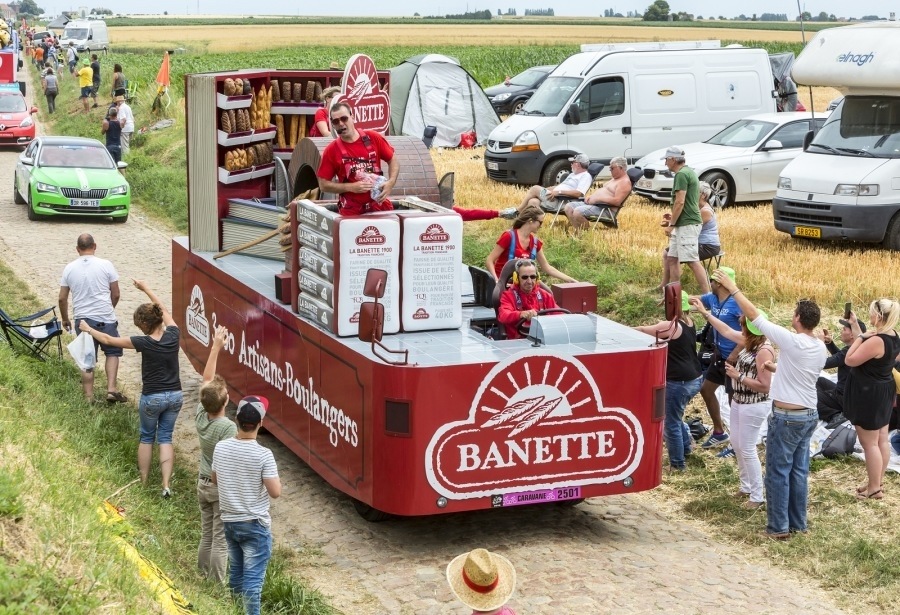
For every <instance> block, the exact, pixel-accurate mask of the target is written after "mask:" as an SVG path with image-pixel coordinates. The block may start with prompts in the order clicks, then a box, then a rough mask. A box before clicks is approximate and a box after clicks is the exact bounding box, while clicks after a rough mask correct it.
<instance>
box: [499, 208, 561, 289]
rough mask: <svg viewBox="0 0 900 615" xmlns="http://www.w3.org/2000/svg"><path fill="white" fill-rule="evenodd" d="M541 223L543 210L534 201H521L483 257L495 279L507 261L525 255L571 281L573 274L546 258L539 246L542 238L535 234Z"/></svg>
mask: <svg viewBox="0 0 900 615" xmlns="http://www.w3.org/2000/svg"><path fill="white" fill-rule="evenodd" d="M543 223H544V210H542V209H541V208H540V207H538V206H537V205H525V206H524V207H522V208H521V209H519V213H518V215H517V216H516V219H515V221H514V222H513V226H512V228H511V229H510V230H508V231H506V232H504V233H503V234H502V235H500V238H499V239H497V245H496V246H494V249H493V250H491V253H490V254H488V257H487V259H486V260H485V264H486V265H487V270H488V271H489V272H490V273H491V274H492V275H493V276H494V279H495V280H497V279H499V277H500V272H501V271H503V266H504V265H506V263H507V262H508V261H511V260H515V259H517V258H527V259H531V260H533V261H536V262H537V264H538V265H540V267H541V271H543V272H544V273H545V274H546V275H550V276H553V277H554V278H559V279H560V280H564V281H566V282H574V281H575V278H571V277H569V276H567V275H566V274H564V273H563V272H561V271H560V270H559V269H557V268H556V267H554V266H553V265H551V264H550V263H549V262H548V261H547V257H546V256H545V255H544V250H543V247H544V242H542V241H541V240H540V239H538V238H537V236H536V235H535V233H537V232H538V230H539V229H540V228H541V225H542V224H543Z"/></svg>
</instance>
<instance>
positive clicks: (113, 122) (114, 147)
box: [101, 107, 122, 163]
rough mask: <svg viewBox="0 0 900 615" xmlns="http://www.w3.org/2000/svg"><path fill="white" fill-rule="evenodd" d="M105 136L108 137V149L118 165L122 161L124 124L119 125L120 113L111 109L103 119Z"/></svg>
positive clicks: (113, 108)
mask: <svg viewBox="0 0 900 615" xmlns="http://www.w3.org/2000/svg"><path fill="white" fill-rule="evenodd" d="M101 130H102V132H103V134H105V135H106V149H107V151H109V154H110V155H111V156H112V157H113V160H115V161H116V162H117V163H118V162H119V161H120V160H122V124H120V123H119V111H118V109H116V108H115V107H110V108H109V110H108V111H107V112H106V117H105V118H103V127H102V129H101Z"/></svg>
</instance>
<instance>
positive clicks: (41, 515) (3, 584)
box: [0, 265, 333, 615]
mask: <svg viewBox="0 0 900 615" xmlns="http://www.w3.org/2000/svg"><path fill="white" fill-rule="evenodd" d="M0 304H2V305H3V306H4V307H5V308H6V309H7V310H8V311H9V312H10V313H14V314H18V313H29V312H30V311H34V310H35V309H37V308H38V307H40V306H39V304H38V300H37V298H36V297H34V296H33V295H31V294H30V293H29V292H28V291H27V289H26V288H25V286H24V285H23V284H22V283H21V282H20V281H18V280H16V278H15V277H14V274H13V272H12V271H11V270H9V269H8V268H7V267H6V266H5V265H0ZM101 380H102V379H101ZM0 397H2V399H3V400H4V401H3V403H2V404H0V612H3V613H48V614H49V613H66V614H76V615H78V614H82V613H84V614H88V613H97V612H110V613H148V612H155V611H156V610H157V607H156V605H155V604H154V602H153V599H152V597H151V596H152V593H151V592H150V591H149V590H148V588H147V587H146V586H145V585H144V584H143V583H141V582H140V580H139V578H138V575H137V571H136V569H135V568H134V567H133V566H132V565H131V564H129V563H127V562H126V561H125V560H124V558H123V557H122V556H121V554H120V553H119V551H118V548H117V547H116V546H115V544H114V542H113V540H112V538H113V536H115V535H120V534H121V533H122V532H121V530H119V529H117V528H115V527H112V526H110V524H108V523H105V522H103V520H102V519H101V516H100V515H99V513H98V507H99V506H100V505H101V504H102V502H103V500H104V499H106V498H107V497H109V495H110V494H112V493H114V492H116V491H117V490H118V489H119V488H120V487H122V486H124V485H127V484H128V483H130V482H132V481H133V480H134V479H135V478H137V476H138V475H137V468H136V463H135V458H136V448H137V447H136V443H137V435H138V433H137V417H136V409H135V407H134V406H132V405H131V404H123V405H114V406H107V405H105V404H103V405H90V404H88V403H87V402H86V401H85V400H84V398H83V395H82V392H81V387H80V378H79V374H78V371H77V369H76V368H75V366H74V365H73V364H72V363H71V362H70V361H55V360H54V361H50V362H46V363H43V362H39V361H36V360H34V359H31V358H28V357H25V356H20V355H15V354H13V352H12V351H11V349H10V348H9V347H8V346H7V345H5V344H2V345H0ZM194 475H195V470H194V469H193V468H191V467H188V466H187V465H186V464H184V463H180V464H179V463H177V462H176V468H175V474H174V480H173V490H174V491H175V497H173V498H171V499H170V500H163V499H162V498H161V497H160V495H159V490H158V488H157V485H158V484H159V477H158V468H157V469H156V470H155V475H151V479H150V482H149V484H150V485H153V487H146V488H145V487H142V486H140V485H139V484H138V485H134V486H132V487H129V488H128V489H125V490H124V491H122V493H121V494H119V495H118V496H116V497H115V499H114V501H113V503H114V504H115V505H118V506H121V507H123V508H124V511H125V513H124V514H125V516H126V518H127V521H128V524H127V525H128V526H129V527H130V531H129V532H127V535H126V538H127V539H128V540H129V541H130V542H131V543H132V544H133V545H134V546H135V547H136V548H137V549H138V550H139V551H140V552H141V553H142V554H143V555H145V556H146V557H148V558H149V559H151V560H152V561H154V562H155V563H156V564H157V565H158V566H159V567H160V568H162V570H163V571H165V572H166V573H167V574H168V575H169V577H170V578H171V579H172V580H173V581H174V584H175V586H176V587H177V588H178V589H179V590H180V591H181V592H182V593H183V594H184V595H185V597H187V599H188V600H189V601H190V602H191V603H193V605H194V608H195V610H196V612H198V613H204V614H205V613H214V614H215V613H221V614H229V615H231V614H235V613H239V612H242V611H241V609H240V608H238V607H236V606H235V605H234V603H233V602H232V600H231V597H230V592H229V591H228V589H227V588H226V587H224V586H221V585H218V584H215V583H211V582H209V581H206V580H205V579H204V578H203V577H201V575H200V574H199V573H198V572H197V570H196V557H197V555H196V553H197V552H196V549H197V544H198V542H199V528H200V518H199V517H200V515H199V510H198V507H197V502H196V496H195V495H194V492H195V487H194V485H195V484H196V481H195V476H194ZM297 557H301V556H299V555H296V554H294V553H293V552H291V551H290V550H287V549H281V548H279V549H276V551H275V554H274V556H273V559H272V563H271V565H270V567H269V571H268V574H267V576H266V584H265V587H264V590H263V607H264V608H263V612H264V613H271V614H274V613H302V614H306V615H320V614H327V613H332V612H333V610H332V609H331V608H330V607H329V606H328V604H327V603H326V602H325V600H324V599H323V597H322V596H321V594H319V593H318V592H317V591H315V590H312V589H310V588H308V587H305V586H304V585H302V584H300V583H299V582H298V581H296V580H295V579H293V578H291V577H290V576H289V575H288V574H287V573H286V568H287V566H288V564H290V563H291V562H292V561H293V560H295V559H296V558H297Z"/></svg>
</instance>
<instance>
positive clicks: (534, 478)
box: [425, 350, 644, 499]
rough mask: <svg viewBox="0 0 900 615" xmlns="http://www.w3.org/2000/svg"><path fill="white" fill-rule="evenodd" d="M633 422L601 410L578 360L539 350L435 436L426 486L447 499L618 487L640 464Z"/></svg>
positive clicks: (492, 379)
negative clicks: (463, 416) (464, 415)
mask: <svg viewBox="0 0 900 615" xmlns="http://www.w3.org/2000/svg"><path fill="white" fill-rule="evenodd" d="M643 448H644V434H643V430H642V427H641V424H640V422H639V421H638V420H637V418H636V417H635V415H634V414H633V413H632V412H631V411H629V410H626V409H624V408H611V407H604V406H603V402H602V399H601V396H600V391H599V389H598V388H597V384H596V382H595V381H594V378H593V376H592V375H591V373H590V372H589V371H588V369H587V368H586V367H585V366H584V364H583V363H581V362H580V361H579V360H578V359H577V358H575V357H572V356H566V355H560V354H556V353H555V352H553V351H547V350H539V351H532V352H529V353H527V354H523V355H518V356H515V357H511V358H510V359H507V360H506V361H504V362H502V363H498V364H497V365H495V366H494V367H493V368H492V369H491V371H490V372H488V374H487V375H486V376H485V378H484V380H483V381H482V383H481V386H480V387H479V389H478V391H477V393H476V395H475V397H474V399H473V401H472V405H471V407H470V409H469V416H468V418H467V419H466V420H464V421H456V422H452V423H448V424H446V425H444V426H443V427H441V428H439V429H438V430H437V431H436V432H435V434H434V436H433V437H432V439H431V441H430V442H429V444H428V448H427V449H426V456H425V466H426V467H425V472H426V476H427V478H428V482H429V484H430V485H431V486H432V487H433V488H434V490H435V491H436V492H438V493H440V494H441V495H443V496H445V497H448V498H450V499H469V498H477V497H489V496H491V495H496V494H503V493H514V492H522V491H531V490H539V489H551V488H554V487H561V486H579V485H592V484H601V483H611V482H614V481H619V480H622V479H624V478H625V477H627V476H629V475H631V474H632V473H633V472H634V471H635V469H636V468H637V467H638V465H639V464H640V460H641V457H642V455H643Z"/></svg>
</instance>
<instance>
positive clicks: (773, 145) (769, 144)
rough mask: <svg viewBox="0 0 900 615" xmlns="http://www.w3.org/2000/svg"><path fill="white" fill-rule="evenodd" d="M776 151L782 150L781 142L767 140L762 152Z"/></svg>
mask: <svg viewBox="0 0 900 615" xmlns="http://www.w3.org/2000/svg"><path fill="white" fill-rule="evenodd" d="M776 149H784V146H783V145H782V144H781V141H779V140H778V139H769V140H768V141H766V144H765V146H764V147H763V151H766V152H768V151H771V150H776Z"/></svg>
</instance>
